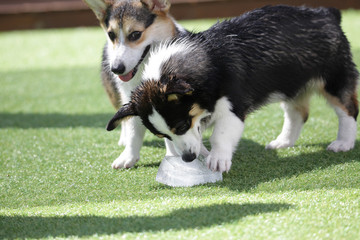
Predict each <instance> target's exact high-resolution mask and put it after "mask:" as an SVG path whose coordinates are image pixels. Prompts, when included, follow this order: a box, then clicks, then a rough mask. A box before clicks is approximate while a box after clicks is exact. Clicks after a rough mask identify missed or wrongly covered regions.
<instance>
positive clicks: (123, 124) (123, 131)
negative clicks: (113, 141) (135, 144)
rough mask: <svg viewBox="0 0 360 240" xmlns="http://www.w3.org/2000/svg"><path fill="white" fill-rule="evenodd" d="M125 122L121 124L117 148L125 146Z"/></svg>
mask: <svg viewBox="0 0 360 240" xmlns="http://www.w3.org/2000/svg"><path fill="white" fill-rule="evenodd" d="M126 122H127V121H123V122H122V123H121V131H120V139H119V142H118V145H119V146H125V144H126V128H127V125H126Z"/></svg>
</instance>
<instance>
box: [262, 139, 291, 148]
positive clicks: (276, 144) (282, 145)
mask: <svg viewBox="0 0 360 240" xmlns="http://www.w3.org/2000/svg"><path fill="white" fill-rule="evenodd" d="M292 146H294V144H292V143H290V142H289V141H284V140H278V139H276V140H274V141H271V142H270V143H269V144H268V145H266V147H265V149H279V148H287V147H292Z"/></svg>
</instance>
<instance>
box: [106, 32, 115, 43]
mask: <svg viewBox="0 0 360 240" xmlns="http://www.w3.org/2000/svg"><path fill="white" fill-rule="evenodd" d="M108 36H109V38H110V40H111V41H112V42H113V41H114V40H115V38H116V34H115V33H114V32H108Z"/></svg>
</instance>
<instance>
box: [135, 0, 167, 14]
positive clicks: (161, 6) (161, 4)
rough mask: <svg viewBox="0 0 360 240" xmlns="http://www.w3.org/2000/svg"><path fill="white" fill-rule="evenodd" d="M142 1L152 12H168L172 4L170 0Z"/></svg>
mask: <svg viewBox="0 0 360 240" xmlns="http://www.w3.org/2000/svg"><path fill="white" fill-rule="evenodd" d="M141 2H142V3H143V4H145V5H146V6H147V7H148V8H149V10H150V11H152V12H164V13H167V12H169V9H170V6H171V4H170V2H169V0H141Z"/></svg>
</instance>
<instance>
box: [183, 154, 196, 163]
mask: <svg viewBox="0 0 360 240" xmlns="http://www.w3.org/2000/svg"><path fill="white" fill-rule="evenodd" d="M195 158H196V154H195V153H184V154H183V155H182V159H183V160H184V161H185V162H192V161H194V159H195Z"/></svg>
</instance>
